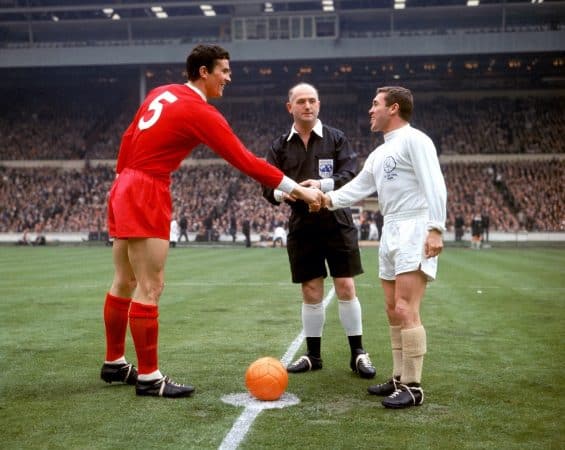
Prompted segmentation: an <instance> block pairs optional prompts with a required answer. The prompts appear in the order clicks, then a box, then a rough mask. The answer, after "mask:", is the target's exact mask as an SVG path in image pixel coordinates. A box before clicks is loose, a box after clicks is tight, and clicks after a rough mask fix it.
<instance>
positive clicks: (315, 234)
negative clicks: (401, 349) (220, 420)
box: [263, 83, 376, 378]
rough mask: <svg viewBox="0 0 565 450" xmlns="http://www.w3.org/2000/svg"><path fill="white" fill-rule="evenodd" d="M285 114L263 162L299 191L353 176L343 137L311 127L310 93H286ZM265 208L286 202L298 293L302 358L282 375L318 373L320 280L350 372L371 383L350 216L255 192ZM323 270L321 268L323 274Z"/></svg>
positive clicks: (314, 119)
mask: <svg viewBox="0 0 565 450" xmlns="http://www.w3.org/2000/svg"><path fill="white" fill-rule="evenodd" d="M286 107H287V110H288V112H289V113H290V114H291V115H292V117H293V120H294V122H293V125H292V127H291V129H290V131H289V132H287V133H285V134H283V135H282V136H280V137H279V138H277V139H276V140H275V141H274V142H273V144H272V146H271V149H270V150H269V152H268V153H267V161H268V162H269V163H271V164H272V165H274V166H276V167H278V168H279V169H281V170H282V171H283V173H284V174H285V175H287V176H289V177H292V178H293V179H295V180H296V181H297V182H301V184H302V185H304V186H309V187H314V188H318V189H321V190H322V191H323V192H328V191H331V190H333V189H334V188H339V187H340V186H342V185H344V184H345V183H347V182H348V181H349V180H351V179H352V178H353V177H354V176H355V174H356V173H357V155H356V154H355V152H354V151H353V149H352V148H351V146H350V144H349V141H348V140H347V138H346V137H345V135H344V133H343V132H342V131H340V130H337V129H335V128H332V127H329V126H327V125H323V124H322V122H321V121H320V120H319V119H318V113H319V111H320V100H319V98H318V91H317V90H316V88H314V86H312V85H310V84H306V83H300V84H297V85H296V86H294V87H293V88H291V89H290V91H289V94H288V102H287V104H286ZM263 196H264V197H265V198H266V199H267V200H268V201H269V202H271V203H272V204H274V205H279V204H280V203H281V202H287V203H288V204H289V205H290V206H291V209H292V214H291V216H290V220H289V234H288V241H287V251H288V258H289V261H290V269H291V273H292V281H293V282H294V283H300V284H301V285H302V298H303V303H302V325H303V328H304V334H305V336H306V346H307V351H306V354H304V355H303V356H301V357H300V358H299V359H297V360H296V361H294V362H293V363H292V364H290V365H289V366H288V367H287V371H288V372H290V373H300V372H308V371H310V370H319V369H321V368H322V358H321V340H322V332H323V328H324V322H325V310H324V307H323V304H322V300H323V297H324V278H326V277H327V276H328V271H327V268H329V273H330V275H331V276H332V277H333V281H334V286H335V291H336V295H337V298H338V300H339V306H338V311H339V318H340V321H341V324H342V325H343V328H344V330H345V333H346V335H347V338H348V341H349V346H350V349H351V360H350V367H351V369H352V370H353V371H354V372H356V373H358V374H359V376H361V377H362V378H373V377H374V376H375V374H376V371H375V368H374V367H373V364H372V363H371V360H370V359H369V355H368V353H367V352H366V351H365V350H364V349H363V344H362V336H363V326H362V316H361V304H360V303H359V300H358V298H357V295H356V292H355V283H354V281H353V277H354V276H355V275H359V274H361V273H363V268H362V266H361V257H360V254H359V246H358V242H357V228H356V226H355V225H354V223H353V218H352V216H351V210H350V209H349V208H343V209H340V210H337V211H328V210H322V211H320V212H318V213H310V212H309V211H308V205H307V204H306V203H304V202H303V201H301V200H298V199H296V198H295V197H293V196H292V195H288V194H286V193H284V192H282V191H280V190H278V189H272V188H268V187H264V188H263ZM326 264H327V268H326Z"/></svg>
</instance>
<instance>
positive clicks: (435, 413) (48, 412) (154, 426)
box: [0, 247, 565, 449]
mask: <svg viewBox="0 0 565 450" xmlns="http://www.w3.org/2000/svg"><path fill="white" fill-rule="evenodd" d="M362 255H363V263H364V266H365V274H363V275H362V276H359V277H358V278H357V290H358V296H359V298H360V299H361V302H362V305H363V314H364V332H365V333H364V334H365V336H364V343H365V347H366V349H367V350H368V351H369V352H370V354H371V358H372V360H373V362H374V363H375V365H376V367H377V371H378V374H377V378H376V379H375V380H374V381H373V380H370V381H367V380H361V379H359V378H358V377H357V376H355V375H353V374H352V372H351V371H350V370H349V350H348V346H347V341H346V338H345V336H344V333H343V329H342V328H341V326H340V324H339V320H338V315H337V304H336V301H335V299H334V300H333V301H332V303H331V304H330V306H329V307H328V311H327V321H326V327H325V333H324V339H323V344H322V352H323V358H324V369H323V370H321V371H317V372H313V373H307V374H298V375H293V376H290V381H289V386H288V389H287V392H290V393H293V394H295V395H297V396H298V397H299V398H300V399H301V403H299V404H298V405H296V406H291V407H288V408H285V409H282V410H265V411H263V412H262V413H261V414H260V415H259V416H258V417H257V420H256V421H255V422H254V424H253V426H252V428H251V430H250V432H249V433H248V434H247V435H246V437H245V439H244V441H243V442H242V444H241V446H240V448H242V449H263V448H269V449H293V448H296V449H298V448H301V449H304V448H306V449H318V448H326V449H369V448H383V449H384V448H391V449H392V448H394V449H399V448H413V449H422V448H445V449H452V448H460V449H475V448H481V449H512V448H516V449H518V448H522V449H548V448H555V449H557V448H563V447H564V446H565V436H564V423H563V416H564V412H565V407H564V406H563V404H564V403H563V401H562V399H561V394H562V393H563V391H564V387H565V383H564V382H563V376H562V371H563V368H564V367H565V364H564V363H565V354H564V348H563V342H564V332H565V309H564V308H563V299H564V298H565V273H564V272H565V269H564V268H565V250H563V249H540V250H536V249H495V248H494V249H488V250H483V251H471V250H468V249H461V248H447V249H446V250H445V252H444V254H443V255H442V257H441V260H440V268H439V280H438V281H437V282H435V283H433V284H432V285H430V287H429V289H428V292H427V294H426V298H425V301H424V305H423V311H422V316H423V321H424V324H425V325H426V328H427V333H428V354H427V356H426V358H425V363H424V379H423V383H424V388H425V393H426V401H425V403H424V405H423V406H421V407H418V408H411V409H409V410H402V411H390V410H386V409H384V408H383V407H382V406H381V405H380V402H379V401H378V398H377V397H373V396H369V395H367V394H366V387H367V386H368V385H369V384H371V383H374V382H380V381H382V380H384V379H385V378H388V376H389V375H390V372H391V356H390V349H389V338H388V328H387V324H386V319H385V316H384V310H383V300H382V294H381V291H380V287H379V285H378V280H377V274H376V270H377V262H376V255H377V250H376V249H375V248H368V249H363V251H362ZM0 273H2V277H1V278H0V299H1V300H0V317H1V321H2V326H1V329H0V337H1V339H0V368H1V372H0V373H1V375H0V377H1V378H0V435H1V436H2V439H1V441H2V444H1V445H0V447H2V448H6V449H8V448H9V449H16V448H76V449H87V448H171V449H179V448H194V449H214V448H218V446H219V445H220V443H221V442H222V440H223V438H224V436H225V435H226V434H227V432H228V431H229V430H230V428H231V427H232V425H233V423H234V421H235V420H236V419H237V418H238V417H239V415H240V414H241V412H242V408H236V407H234V406H231V405H227V404H224V403H223V402H222V401H221V397H222V396H223V395H225V394H229V393H238V392H244V391H245V385H244V373H245V369H246V368H247V366H248V365H249V363H251V362H252V361H254V360H255V359H257V358H258V357H260V356H267V355H270V356H275V357H277V358H280V357H282V355H283V354H284V353H285V351H286V349H287V348H288V346H289V345H290V343H291V342H292V341H293V340H294V339H295V337H296V336H297V335H298V333H299V332H300V329H301V323H300V294H299V287H298V286H295V285H292V284H291V283H290V281H289V272H288V262H287V257H286V252H285V251H284V250H281V249H257V248H252V249H244V248H241V247H239V248H225V249H214V248H186V247H185V248H178V249H172V250H171V252H170V256H169V260H168V263H167V280H166V287H165V291H164V293H163V296H162V298H161V309H160V353H159V356H160V362H161V368H162V370H163V372H164V373H166V374H167V375H170V376H171V377H172V378H173V379H175V380H177V381H180V382H189V383H193V384H194V385H195V386H196V388H197V392H196V394H195V396H194V397H193V398H190V399H180V400H170V399H155V398H137V397H136V396H135V395H134V388H133V387H131V386H123V385H107V384H105V383H104V382H102V381H101V380H100V379H99V370H100V365H101V363H102V358H103V357H104V333H103V324H102V303H103V299H104V294H105V292H106V289H107V288H108V286H109V284H110V282H111V277H112V268H111V253H110V249H109V248H105V247H88V248H87V247H46V248H12V247H2V248H0ZM328 287H329V285H328ZM479 291H481V293H479ZM126 351H127V356H128V358H129V360H130V361H132V362H134V363H135V352H134V349H133V345H132V344H131V340H130V337H129V333H128V344H127V349H126ZM302 351H303V348H301V349H300V350H299V352H298V354H300V353H301V352H302Z"/></svg>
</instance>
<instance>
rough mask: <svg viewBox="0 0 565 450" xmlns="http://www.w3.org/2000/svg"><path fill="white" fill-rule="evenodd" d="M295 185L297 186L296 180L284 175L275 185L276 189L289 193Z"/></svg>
mask: <svg viewBox="0 0 565 450" xmlns="http://www.w3.org/2000/svg"><path fill="white" fill-rule="evenodd" d="M297 187H298V183H297V182H296V181H294V180H293V179H292V178H289V177H287V176H286V175H284V176H283V179H282V180H281V182H280V184H279V185H278V186H277V189H279V190H281V191H283V192H286V193H287V194H290V193H292V191H293V190H294V189H296V188H297Z"/></svg>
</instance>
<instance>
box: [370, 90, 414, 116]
mask: <svg viewBox="0 0 565 450" xmlns="http://www.w3.org/2000/svg"><path fill="white" fill-rule="evenodd" d="M380 92H384V93H385V94H386V96H385V101H386V106H390V105H392V104H394V103H398V115H399V116H400V117H401V118H402V119H404V120H405V121H406V122H410V118H411V117H412V111H413V110H414V98H413V97H412V92H410V89H406V88H403V87H400V86H384V87H380V88H378V89H377V94H378V93H380Z"/></svg>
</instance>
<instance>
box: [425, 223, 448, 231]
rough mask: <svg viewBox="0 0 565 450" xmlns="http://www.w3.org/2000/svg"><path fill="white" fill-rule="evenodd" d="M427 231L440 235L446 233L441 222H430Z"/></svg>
mask: <svg viewBox="0 0 565 450" xmlns="http://www.w3.org/2000/svg"><path fill="white" fill-rule="evenodd" d="M427 229H428V231H431V230H437V231H439V232H440V233H443V232H444V231H445V225H444V224H442V223H441V222H434V221H429V222H428V226H427Z"/></svg>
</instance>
